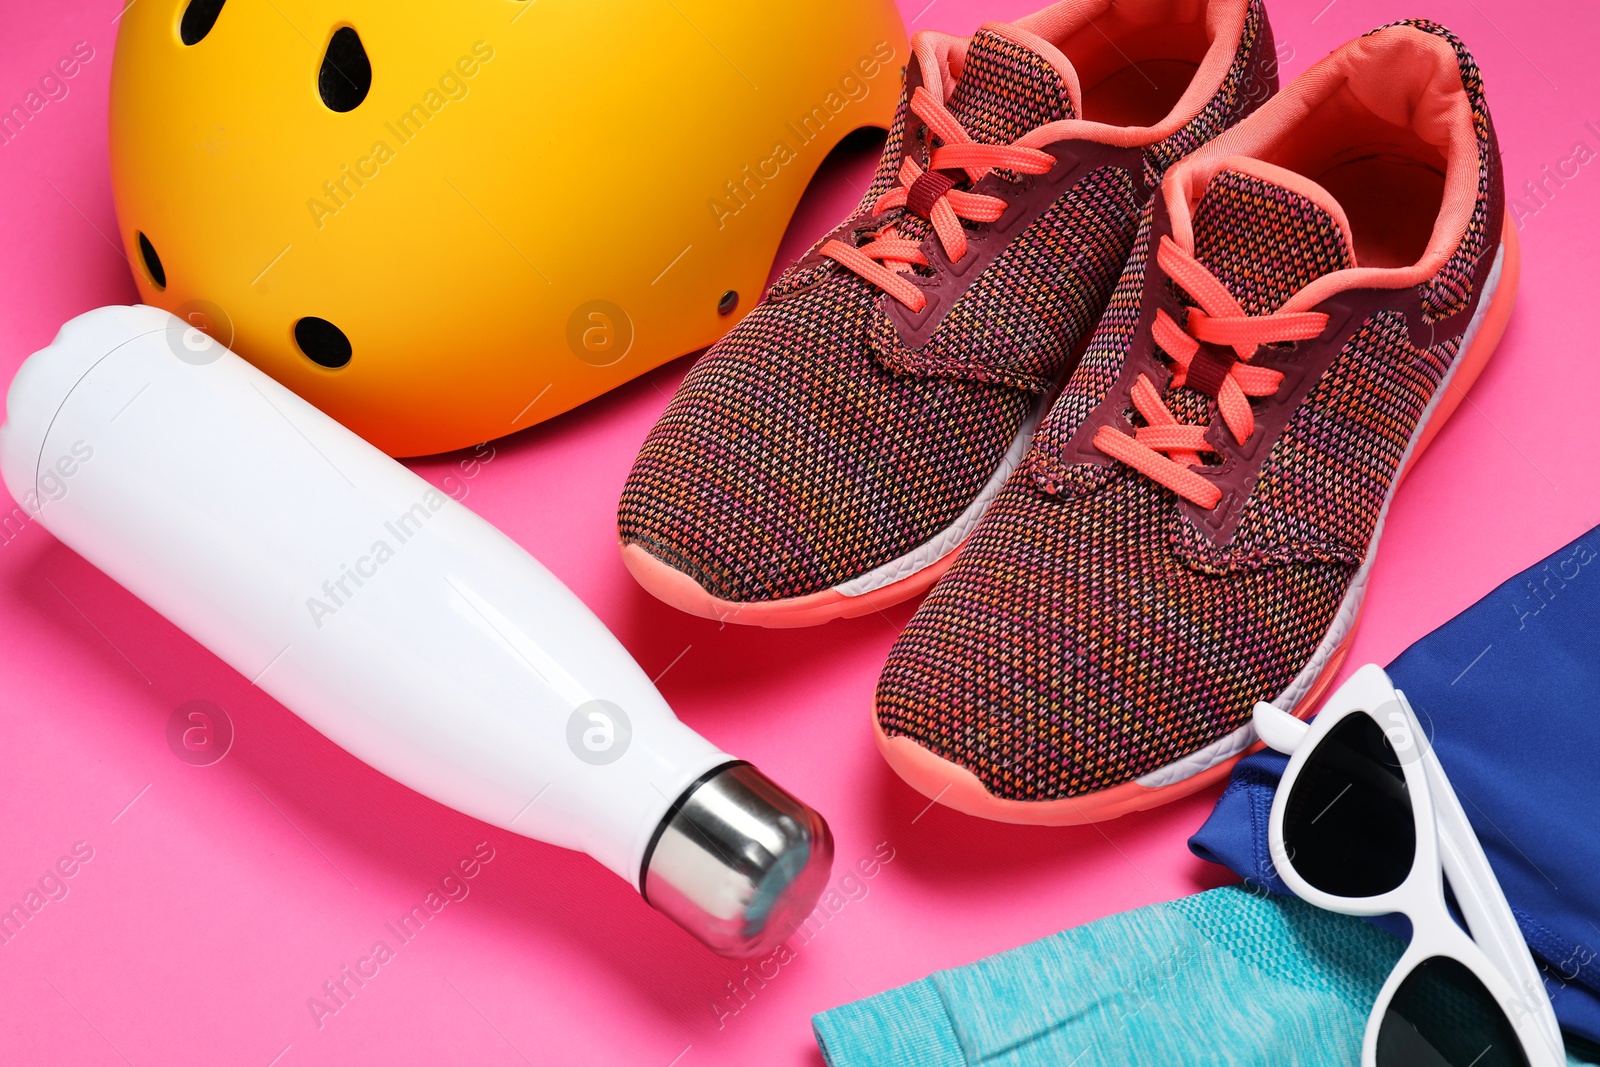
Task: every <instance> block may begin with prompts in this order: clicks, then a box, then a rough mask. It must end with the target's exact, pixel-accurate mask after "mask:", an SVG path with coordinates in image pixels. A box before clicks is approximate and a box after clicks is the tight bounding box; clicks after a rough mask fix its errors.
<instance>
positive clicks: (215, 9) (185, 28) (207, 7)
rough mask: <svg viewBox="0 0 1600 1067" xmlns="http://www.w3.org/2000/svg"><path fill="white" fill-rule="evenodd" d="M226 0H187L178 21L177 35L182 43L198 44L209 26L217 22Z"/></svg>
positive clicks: (208, 30)
mask: <svg viewBox="0 0 1600 1067" xmlns="http://www.w3.org/2000/svg"><path fill="white" fill-rule="evenodd" d="M225 2H226V0H189V6H188V7H186V8H184V9H183V20H182V21H181V22H179V23H178V37H179V38H181V39H182V41H183V43H184V44H199V43H200V42H201V41H203V40H205V37H206V34H208V33H210V32H211V27H213V26H215V25H216V24H217V16H218V15H220V14H222V5H223V4H224V3H225Z"/></svg>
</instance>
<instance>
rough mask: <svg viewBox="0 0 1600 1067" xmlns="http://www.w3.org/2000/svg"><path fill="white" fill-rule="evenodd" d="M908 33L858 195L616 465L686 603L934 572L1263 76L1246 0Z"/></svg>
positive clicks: (865, 606)
mask: <svg viewBox="0 0 1600 1067" xmlns="http://www.w3.org/2000/svg"><path fill="white" fill-rule="evenodd" d="M1130 8H1131V9H1132V10H1130ZM1091 13H1092V17H1091ZM912 53H913V54H912V58H911V62H910V65H909V67H908V68H907V71H906V78H905V91H904V94H903V96H902V98H901V101H900V105H899V109H898V111H897V114H896V118H895V121H894V125H893V127H892V129H891V130H890V133H889V138H888V143H887V145H886V146H885V149H884V153H883V157H882V159H881V161H880V162H879V165H878V170H877V175H876V177H875V179H874V181H873V183H872V186H871V188H870V189H869V191H868V192H867V194H866V197H865V198H864V199H863V201H862V204H861V206H860V207H859V208H857V210H856V212H855V213H854V214H853V215H851V216H850V218H849V219H848V220H847V221H846V222H845V223H844V224H843V225H841V226H840V227H839V228H838V229H836V230H835V231H834V232H833V233H831V234H829V235H828V236H827V237H825V238H824V239H823V240H821V241H820V242H818V243H817V245H816V246H815V247H814V248H813V249H812V250H811V251H810V252H809V253H808V254H807V255H806V256H804V257H803V258H802V259H801V260H800V261H799V262H797V263H795V264H794V265H793V266H791V267H789V268H788V269H787V270H786V271H785V272H784V273H783V274H782V275H780V276H779V278H778V280H777V281H776V283H774V285H773V286H772V288H771V289H770V290H769V292H768V293H767V295H766V297H765V298H764V300H763V302H762V303H761V304H760V305H759V306H758V307H757V308H755V309H754V310H753V311H752V312H751V313H750V315H749V316H748V317H747V318H745V319H744V320H743V321H742V322H740V323H739V324H738V325H737V326H736V327H734V329H733V330H732V332H730V333H729V334H728V335H727V336H726V337H725V338H723V339H722V340H721V341H719V342H718V343H717V344H715V345H713V346H712V348H711V349H710V350H709V351H708V352H707V353H706V355H705V356H704V358H702V359H701V360H700V362H699V363H698V364H696V365H695V367H694V368H693V369H692V370H691V371H690V372H689V374H688V376H687V377H686V378H685V379H684V381H683V385H682V387H681V388H680V389H679V390H678V393H677V395H676V396H675V397H674V398H673V400H672V402H671V404H670V405H669V406H668V407H667V410H666V412H665V413H664V414H663V415H662V417H661V420H660V421H659V422H658V423H657V424H656V426H655V428H654V429H653V430H652V431H651V432H650V435H649V437H648V438H647V439H646V440H645V443H644V446H643V449H642V451H641V452H640V454H639V457H638V459H637V461H636V462H635V464H634V467H633V471H632V473H631V474H630V475H629V476H628V480H627V485H626V487H625V488H624V490H623V493H622V500H621V504H620V505H619V508H618V520H617V527H618V534H619V540H620V541H621V545H622V556H623V559H624V560H625V561H626V563H627V566H628V569H629V570H630V571H632V573H633V574H634V576H635V577H636V578H637V579H638V580H639V582H640V584H642V585H643V586H644V587H645V588H646V589H648V590H650V591H651V592H652V593H654V594H655V595H656V596H658V597H660V598H661V599H662V600H665V601H666V602H667V603H669V604H673V605H675V606H676V607H679V608H681V609H683V610H684V611H687V612H690V613H692V614H695V615H702V616H706V617H709V618H719V619H726V620H728V621H734V622H743V623H756V624H761V625H767V626H799V625H808V624H812V623H819V622H824V621H826V620H828V619H832V618H837V617H842V616H854V615H861V614H864V613H867V612H870V611H873V610H875V609H879V608H882V607H884V606H885V605H888V604H892V603H895V602H896V601H899V600H902V599H905V598H906V597H910V596H913V595H915V594H917V593H920V592H922V591H923V590H924V589H926V588H927V587H928V586H929V585H931V584H932V583H933V581H934V579H935V578H937V577H938V576H939V575H940V574H941V573H942V572H943V571H944V569H945V568H946V567H947V566H948V565H949V563H950V560H951V559H952V558H953V556H954V554H955V552H956V550H957V548H958V547H959V546H960V545H961V543H962V542H963V541H964V540H965V539H966V538H967V536H968V535H969V534H970V533H971V532H972V530H973V528H974V527H975V526H976V524H977V521H978V518H979V516H980V515H981V514H982V512H983V510H984V508H985V506H986V505H987V504H988V503H989V502H990V501H991V500H992V499H993V498H994V496H995V494H996V493H998V492H999V490H1000V487H1001V485H1003V484H1004V482H1005V480H1006V477H1007V476H1008V475H1009V474H1010V473H1011V472H1012V469H1013V468H1014V467H1015V466H1016V464H1017V463H1018V461H1020V460H1021V458H1022V456H1023V454H1024V453H1025V452H1026V451H1027V446H1028V441H1029V440H1030V438H1031V437H1032V435H1033V432H1034V430H1035V428H1036V427H1037V425H1038V423H1039V420H1040V418H1041V417H1042V415H1043V413H1044V411H1045V410H1046V407H1047V396H1048V394H1050V393H1051V391H1052V389H1053V388H1054V387H1055V386H1056V385H1057V383H1058V382H1059V381H1060V379H1061V378H1062V377H1063V376H1064V375H1065V374H1066V373H1067V372H1068V371H1070V369H1071V367H1072V365H1073V363H1074V362H1075V359H1076V356H1077V354H1078V352H1079V351H1080V350H1081V347H1082V344H1083V342H1085V341H1087V339H1088V337H1089V335H1090V333H1091V332H1092V331H1093V328H1094V324H1095V322H1096V321H1097V320H1098V319H1099V317H1100V314H1101V312H1102V311H1103V310H1104V309H1105V306H1106V301H1107V299H1108V298H1109V297H1110V294H1111V290H1112V288H1113V287H1114V286H1115V284H1116V280H1117V278H1118V277H1119V276H1120V274H1121V273H1122V270H1123V267H1124V265H1125V263H1126V261H1127V257H1128V253H1129V250H1130V249H1131V248H1132V246H1133V240H1134V234H1135V231H1136V230H1137V229H1138V225H1139V219H1140V217H1141V213H1142V212H1143V211H1144V209H1145V207H1146V205H1147V204H1148V203H1149V201H1150V199H1151V196H1150V194H1151V192H1152V191H1153V190H1154V189H1155V187H1156V186H1157V185H1158V184H1159V182H1160V179H1161V176H1162V175H1163V174H1164V173H1165V171H1166V169H1167V167H1168V166H1169V165H1170V164H1171V163H1172V162H1174V161H1175V160H1177V159H1178V158H1179V157H1181V156H1183V155H1185V154H1187V153H1188V152H1190V151H1193V150H1194V149H1195V148H1197V147H1199V146H1200V145H1201V144H1203V143H1205V142H1206V141H1208V140H1210V139H1211V138H1212V137H1214V136H1216V135H1217V134H1218V133H1221V132H1222V131H1223V130H1224V129H1225V128H1227V127H1228V126H1230V125H1232V124H1234V123H1235V122H1237V121H1238V120H1239V119H1241V118H1243V117H1244V116H1245V115H1246V114H1247V113H1248V112H1249V111H1251V110H1253V109H1254V108H1255V107H1256V106H1257V105H1259V104H1260V103H1261V101H1263V100H1264V99H1266V98H1267V97H1268V96H1269V95H1270V94H1271V92H1272V91H1273V90H1274V89H1275V88H1276V75H1277V65H1276V55H1275V52H1274V47H1273V43H1272V36H1271V32H1270V30H1269V28H1268V26H1267V20H1266V16H1265V14H1264V12H1263V10H1262V7H1261V4H1260V0H1209V2H1208V3H1194V2H1193V0H1151V2H1147V3H1142V4H1139V5H1137V6H1136V7H1135V6H1134V5H1126V6H1120V5H1116V4H1113V3H1112V2H1111V0H1098V3H1085V2H1083V0H1068V2H1065V3H1060V4H1056V5H1055V6H1053V7H1049V8H1046V9H1045V10H1043V11H1041V12H1039V13H1037V14H1035V15H1032V16H1030V17H1028V18H1025V19H1022V20H1021V21H1019V22H1016V23H1011V24H990V25H987V26H985V27H983V28H982V29H981V30H979V32H978V33H977V34H976V35H975V36H973V37H972V38H971V39H962V38H957V37H952V36H949V35H946V34H942V33H932V32H922V33H918V34H917V35H916V36H915V37H914V38H913V40H912Z"/></svg>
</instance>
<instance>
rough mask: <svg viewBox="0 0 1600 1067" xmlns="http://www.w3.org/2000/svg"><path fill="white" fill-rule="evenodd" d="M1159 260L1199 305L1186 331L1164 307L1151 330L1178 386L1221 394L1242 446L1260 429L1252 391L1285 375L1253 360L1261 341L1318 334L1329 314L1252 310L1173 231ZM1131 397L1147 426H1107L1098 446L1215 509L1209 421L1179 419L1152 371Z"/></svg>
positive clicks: (1267, 388)
mask: <svg viewBox="0 0 1600 1067" xmlns="http://www.w3.org/2000/svg"><path fill="white" fill-rule="evenodd" d="M1156 262H1157V263H1158V264H1159V265H1160V266H1161V269H1162V270H1164V271H1166V272H1167V276H1168V277H1169V278H1171V279H1172V280H1173V281H1175V282H1177V283H1178V284H1179V285H1180V286H1182V287H1183V289H1184V291H1185V292H1187V293H1188V294H1189V295H1190V296H1191V297H1192V298H1193V299H1194V300H1195V302H1196V303H1197V304H1198V305H1199V306H1198V307H1195V308H1191V309H1190V311H1189V315H1188V322H1187V327H1188V329H1187V331H1186V330H1185V329H1183V328H1181V327H1179V326H1178V324H1177V323H1176V322H1175V321H1173V318H1172V316H1170V315H1168V314H1167V313H1166V312H1165V311H1159V312H1157V313H1156V319H1155V323H1154V324H1153V327H1152V333H1153V335H1154V337H1155V341H1156V343H1157V344H1158V345H1160V346H1161V348H1162V350H1163V351H1165V352H1166V353H1167V355H1168V356H1170V357H1171V358H1172V362H1173V365H1174V369H1173V374H1172V388H1174V389H1176V388H1178V387H1179V386H1184V385H1187V386H1188V387H1189V388H1191V389H1195V390H1197V391H1199V392H1201V393H1204V394H1206V395H1207V396H1210V397H1213V398H1215V399H1216V401H1217V410H1218V411H1219V412H1220V413H1221V415H1222V421H1223V422H1224V423H1225V424H1226V425H1227V427H1228V430H1229V432H1231V433H1232V434H1233V439H1234V440H1235V441H1237V442H1238V443H1239V444H1240V445H1243V444H1244V443H1245V442H1246V441H1247V440H1249V439H1250V435H1251V433H1253V432H1254V431H1255V427H1256V420H1255V413H1254V412H1253V411H1252V410H1251V408H1250V397H1253V396H1255V397H1262V396H1271V395H1272V394H1274V393H1276V392H1277V391H1278V385H1279V384H1280V383H1281V382H1282V381H1283V375H1282V374H1281V373H1279V372H1278V371H1275V370H1270V369H1268V368H1266V367H1255V366H1251V365H1250V363H1249V360H1250V357H1251V356H1253V355H1255V352H1256V348H1257V347H1258V346H1259V345H1264V344H1272V343H1274V342H1278V341H1303V340H1307V339H1309V338H1312V337H1315V336H1317V335H1318V334H1320V333H1321V332H1322V330H1323V328H1324V327H1325V326H1326V325H1327V324H1328V316H1326V315H1324V314H1322V313H1321V312H1317V311H1296V312H1288V313H1283V312H1279V313H1275V314H1271V315H1247V314H1245V311H1244V308H1242V307H1240V306H1239V302H1238V301H1237V300H1235V299H1234V297H1233V294H1232V293H1230V292H1228V287H1227V286H1225V285H1223V284H1222V282H1220V281H1219V280H1217V276H1216V275H1214V274H1212V273H1211V272H1210V271H1209V270H1207V269H1206V268H1205V267H1204V266H1202V265H1201V264H1200V262H1199V261H1198V260H1196V259H1195V258H1194V256H1192V255H1190V254H1189V253H1188V252H1185V251H1184V250H1183V248H1182V247H1180V246H1179V245H1178V244H1177V243H1176V242H1175V241H1173V240H1172V238H1170V237H1163V238H1161V247H1160V249H1159V250H1158V251H1157V253H1156ZM1202 341H1207V342H1210V343H1212V344H1216V345H1227V346H1230V347H1231V348H1232V349H1233V351H1232V353H1229V352H1227V351H1226V350H1224V351H1223V352H1222V353H1221V354H1218V353H1217V352H1216V351H1215V350H1213V349H1209V348H1201V347H1200V342H1202ZM1132 399H1133V406H1134V408H1135V410H1137V411H1138V412H1139V414H1140V416H1142V417H1143V418H1144V421H1145V423H1146V425H1144V426H1140V427H1139V428H1137V429H1136V430H1135V431H1134V432H1133V433H1131V434H1128V433H1123V432H1121V431H1119V430H1116V429H1113V428H1112V427H1110V426H1101V427H1100V430H1099V432H1098V433H1096V434H1095V437H1094V446H1095V447H1096V448H1098V449H1099V450H1100V451H1102V452H1104V453H1105V454H1106V455H1108V456H1110V457H1111V458H1112V459H1116V460H1120V461H1122V462H1123V463H1126V464H1127V465H1128V466H1130V467H1132V468H1133V469H1134V470H1136V471H1138V472H1139V473H1141V474H1144V475H1146V476H1147V477H1149V478H1150V479H1152V480H1153V481H1155V482H1156V483H1157V484H1159V485H1163V486H1165V487H1166V488H1168V489H1171V490H1172V491H1173V492H1174V493H1177V494H1178V495H1179V496H1181V497H1183V498H1184V499H1185V500H1189V501H1192V502H1193V503H1195V504H1198V505H1199V506H1201V507H1203V508H1208V509H1209V508H1214V507H1216V506H1217V503H1218V502H1219V501H1220V500H1221V499H1222V490H1220V489H1218V488H1217V487H1216V486H1215V485H1213V484H1212V483H1211V482H1209V481H1207V480H1206V479H1205V478H1203V477H1201V476H1200V475H1199V474H1197V473H1195V471H1194V470H1193V469H1192V468H1194V467H1198V466H1200V465H1201V462H1200V454H1201V453H1202V452H1214V451H1216V449H1215V447H1214V446H1212V444H1211V443H1210V442H1208V441H1207V440H1206V430H1207V427H1206V426H1195V425H1191V424H1188V423H1181V422H1179V421H1178V420H1177V419H1176V418H1174V417H1173V415H1172V412H1171V411H1169V410H1168V409H1167V405H1166V404H1165V402H1163V401H1162V399H1161V394H1160V393H1159V392H1157V391H1156V387H1155V386H1154V385H1152V384H1151V382H1150V378H1149V377H1148V376H1147V375H1144V374H1141V375H1139V380H1138V381H1136V382H1135V383H1134V385H1133V390H1132ZM1163 453H1165V454H1163Z"/></svg>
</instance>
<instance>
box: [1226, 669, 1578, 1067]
mask: <svg viewBox="0 0 1600 1067" xmlns="http://www.w3.org/2000/svg"><path fill="white" fill-rule="evenodd" d="M1255 727H1256V732H1257V733H1258V734H1259V735H1260V737H1261V739H1262V740H1263V741H1265V742H1266V743H1267V745H1269V746H1270V747H1272V748H1274V749H1277V750H1278V751H1279V752H1283V753H1286V754H1288V755H1289V757H1290V759H1289V766H1288V769H1287V770H1286V771H1285V772H1284V775H1283V780H1282V782H1281V783H1280V784H1279V786H1278V791H1277V795H1276V797H1275V798H1274V799H1273V803H1272V821H1271V824H1270V828H1269V836H1268V843H1269V846H1270V849H1271V854H1272V862H1273V865H1274V866H1275V867H1276V868H1277V872H1278V874H1279V876H1280V877H1281V878H1282V879H1283V881H1284V883H1285V884H1286V885H1288V887H1289V888H1290V889H1291V890H1292V891H1293V892H1294V893H1295V895H1297V896H1298V897H1300V898H1301V899H1302V900H1304V901H1306V902H1307V903H1310V904H1314V905H1315V906H1317V907H1319V908H1323V909H1325V910H1327V911H1334V912H1340V913H1342V914H1345V915H1388V914H1400V915H1404V916H1405V917H1406V919H1407V920H1409V922H1410V923H1411V944H1410V945H1409V947H1407V949H1406V951H1405V954H1404V955H1403V956H1401V958H1400V962H1399V963H1398V964H1396V965H1395V969H1394V972H1393V973H1392V974H1390V975H1389V979H1388V981H1386V982H1385V983H1384V986H1383V989H1382V990H1381V991H1380V992H1379V994H1378V1000H1377V1003H1376V1004H1374V1005H1373V1009H1372V1015H1371V1016H1370V1017H1369V1019H1368V1020H1367V1031H1366V1037H1365V1040H1364V1041H1363V1044H1362V1050H1361V1063H1362V1067H1564V1065H1565V1064H1566V1055H1565V1052H1564V1051H1563V1045H1562V1040H1561V1031H1560V1029H1559V1027H1558V1026H1557V1024H1556V1017H1555V1012H1554V1010H1552V1008H1551V1007H1550V1000H1549V998H1548V997H1547V996H1546V994H1545V990H1544V984H1543V982H1542V981H1541V980H1540V977H1539V971H1538V968H1537V967H1536V966H1535V965H1534V962H1533V957H1532V956H1531V955H1530V954H1529V952H1528V946H1527V944H1526V943H1525V942H1524V941H1523V939H1522V933H1521V931H1520V930H1518V929H1517V925H1516V921H1515V920H1514V919H1513V918H1512V915H1511V908H1510V906H1509V905H1508V904H1507V903H1506V899H1505V895H1504V893H1502V892H1501V890H1500V884H1499V883H1498V882H1497V881H1495V877H1494V872H1493V871H1492V870H1491V869H1490V867H1489V861H1488V859H1487V858H1486V857H1485V856H1484V854H1483V847H1482V846H1481V845H1480V844H1479V843H1478V838H1477V835H1476V834H1474V833H1473V831H1472V826H1471V824H1470V823H1468V821H1467V816H1466V812H1465V811H1464V810H1463V809H1462V807H1461V802H1460V800H1459V799H1458V798H1457V797H1456V793H1455V790H1454V789H1452V788H1451V787H1450V782H1449V780H1448V779H1446V778H1445V776H1444V770H1443V768H1442V767H1440V765H1439V760H1438V757H1437V756H1436V755H1435V754H1434V752H1433V750H1432V748H1431V747H1430V746H1429V745H1428V743H1427V738H1426V736H1425V735H1424V734H1423V732H1422V729H1421V727H1420V726H1419V725H1418V723H1417V717H1416V715H1415V713H1413V711H1412V710H1411V705H1410V704H1409V703H1407V701H1406V698H1405V694H1404V693H1402V692H1400V691H1399V690H1398V689H1396V688H1395V687H1394V685H1393V683H1392V682H1390V680H1389V676H1388V675H1387V674H1385V673H1384V672H1383V670H1382V669H1381V668H1379V667H1377V666H1374V665H1368V666H1366V667H1363V668H1361V669H1360V670H1359V671H1357V672H1356V673H1355V674H1354V675H1352V676H1351V678H1350V680H1349V681H1347V682H1346V683H1345V684H1344V685H1343V686H1341V687H1340V688H1339V691H1338V692H1336V693H1335V694H1334V695H1333V696H1332V697H1330V698H1329V699H1328V702H1327V704H1326V705H1324V707H1323V710H1322V712H1321V713H1320V714H1319V715H1317V717H1316V719H1315V720H1314V721H1313V722H1311V723H1309V724H1307V723H1304V722H1301V721H1300V720H1299V719H1297V718H1295V717H1294V716H1292V715H1290V714H1288V713H1287V712H1284V711H1281V710H1279V709H1278V708H1276V707H1273V706H1272V705H1271V704H1267V703H1261V704H1257V705H1256V707H1255ZM1447 881H1448V886H1449V891H1450V893H1451V894H1452V896H1451V898H1449V899H1452V900H1453V901H1454V903H1455V904H1456V905H1457V907H1458V908H1459V910H1460V914H1461V916H1462V918H1463V919H1464V920H1465V923H1466V929H1465V930H1463V929H1462V927H1461V926H1460V925H1459V924H1458V923H1457V922H1456V920H1455V918H1454V917H1453V916H1452V914H1451V910H1450V907H1449V904H1448V903H1447V898H1446V895H1445V894H1446V883H1447ZM1469 931H1470V933H1469Z"/></svg>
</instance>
